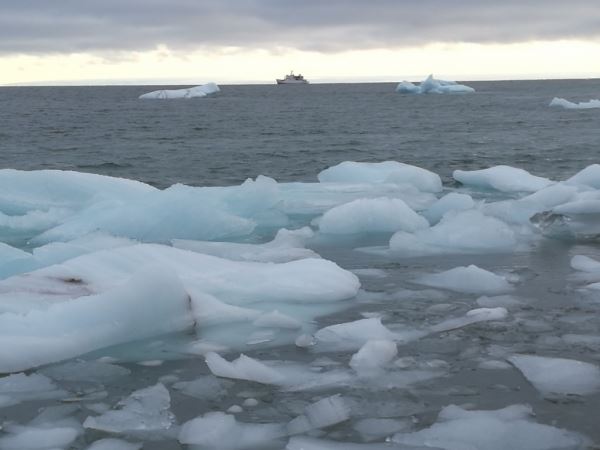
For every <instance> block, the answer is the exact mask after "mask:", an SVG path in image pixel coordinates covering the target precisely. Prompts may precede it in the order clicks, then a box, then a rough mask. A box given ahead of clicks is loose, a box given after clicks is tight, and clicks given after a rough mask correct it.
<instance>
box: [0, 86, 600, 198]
mask: <svg viewBox="0 0 600 450" xmlns="http://www.w3.org/2000/svg"><path fill="white" fill-rule="evenodd" d="M469 85H472V86H473V87H474V88H475V89H476V90H477V92H476V93H475V95H451V96H446V95H428V96H411V95H398V94H396V93H395V92H394V88H395V85H394V84H392V83H373V84H316V85H301V86H277V85H253V86H221V88H222V91H221V92H220V93H219V94H218V95H217V96H214V97H209V98H202V99H194V100H192V101H182V102H179V101H175V102H154V101H140V100H138V99H137V97H138V96H139V95H141V94H143V93H145V92H149V91H151V90H154V89H157V88H158V87H152V86H107V87H6V88H0V105H1V108H0V151H1V152H2V167H11V168H16V169H69V170H77V171H82V172H93V173H100V174H105V175H112V176H119V177H126V178H133V179H136V180H140V181H145V182H148V183H151V184H153V185H156V186H159V187H166V186H169V185H171V184H174V183H184V184H191V185H202V186H206V185H210V186H219V185H230V184H238V183H240V182H241V181H243V180H244V179H246V178H248V177H253V178H254V177H255V176H256V175H258V174H263V175H267V176H270V177H273V178H275V179H276V180H278V181H315V180H316V174H317V173H318V172H319V171H321V170H323V169H325V168H326V167H328V166H331V165H335V164H337V163H339V162H341V161H347V160H350V161H383V160H387V159H393V160H397V161H402V162H405V163H409V164H414V165H418V166H421V167H424V168H426V169H429V170H432V171H434V172H436V173H438V174H439V175H440V176H442V178H443V179H444V180H446V181H447V180H449V177H450V176H451V174H452V171H453V170H454V169H464V170H472V169H480V168H484V167H488V166H490V165H498V164H508V165H512V166H516V167H521V168H523V169H526V170H528V171H530V172H532V173H534V174H536V175H540V176H548V177H551V178H554V177H558V178H561V177H564V176H566V175H569V174H571V173H574V172H576V171H578V170H579V169H581V168H583V167H585V166H587V165H589V164H591V163H592V162H597V161H598V157H599V156H600V147H599V142H600V118H599V115H598V111H597V110H593V109H592V110H587V111H569V110H563V109H562V108H549V107H548V104H549V103H550V100H552V98H553V97H555V96H557V97H564V98H566V99H568V100H571V101H587V100H589V99H590V98H599V97H600V80H578V81H574V80H559V81H502V82H472V83H469ZM161 88H162V87H161Z"/></svg>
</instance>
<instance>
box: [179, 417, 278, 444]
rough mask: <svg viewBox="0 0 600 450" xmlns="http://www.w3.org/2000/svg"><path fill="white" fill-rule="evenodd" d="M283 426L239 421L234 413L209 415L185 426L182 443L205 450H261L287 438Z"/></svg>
mask: <svg viewBox="0 0 600 450" xmlns="http://www.w3.org/2000/svg"><path fill="white" fill-rule="evenodd" d="M285 435H286V432H285V429H284V427H283V425H281V424H276V423H273V424H250V423H243V422H238V421H237V420H236V418H235V417H234V416H232V415H230V414H225V413H222V412H209V413H207V414H204V415H203V416H200V417H197V418H195V419H192V420H190V421H188V422H186V423H184V424H183V425H182V426H181V430H180V432H179V438H178V439H179V442H181V443H182V444H188V445H196V446H199V448H202V449H214V448H219V449H227V450H234V449H240V448H248V447H249V448H261V446H264V445H265V444H266V443H267V442H270V441H273V440H277V439H280V438H283V437H285Z"/></svg>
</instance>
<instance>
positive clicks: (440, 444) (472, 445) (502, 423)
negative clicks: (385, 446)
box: [392, 405, 586, 450]
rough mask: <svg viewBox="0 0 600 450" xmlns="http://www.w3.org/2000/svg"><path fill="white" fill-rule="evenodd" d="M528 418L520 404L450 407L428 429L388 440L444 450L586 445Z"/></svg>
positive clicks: (530, 413)
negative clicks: (471, 408)
mask: <svg viewBox="0 0 600 450" xmlns="http://www.w3.org/2000/svg"><path fill="white" fill-rule="evenodd" d="M532 416H533V411H532V410H531V408H530V407H528V406H524V405H512V406H507V407H506V408H503V409H498V410H495V411H467V410H464V409H462V408H460V407H458V406H455V405H451V406H447V407H446V408H444V409H442V411H441V412H440V414H439V415H438V421H437V422H436V423H435V424H433V425H432V426H430V427H429V428H425V429H423V430H421V431H416V432H413V433H397V434H395V435H394V437H393V439H392V441H393V442H396V443H399V444H404V445H421V446H425V447H427V448H437V449H447V450H459V449H460V450H463V449H465V450H466V449H477V450H505V449H508V448H514V449H517V448H518V449H520V450H551V449H556V450H558V449H561V450H562V449H567V448H569V449H576V448H583V447H584V445H585V444H586V440H585V438H583V437H582V436H580V435H578V434H577V433H572V432H568V431H565V430H562V429H559V428H555V427H552V426H549V425H542V424H538V423H535V422H534V421H533V420H532V419H531V417H532Z"/></svg>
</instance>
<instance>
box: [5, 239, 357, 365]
mask: <svg viewBox="0 0 600 450" xmlns="http://www.w3.org/2000/svg"><path fill="white" fill-rule="evenodd" d="M140 268H141V269H142V270H141V271H140ZM359 286H360V284H359V281H358V279H357V277H356V276H355V275H354V274H352V273H350V272H346V271H344V270H342V269H340V268H339V267H338V266H337V265H335V264H333V263H331V262H329V261H325V260H321V259H303V260H299V261H292V262H289V263H284V264H261V263H244V262H235V261H228V260H224V259H220V258H216V257H213V256H208V255H201V254H197V253H193V252H188V251H184V250H180V249H175V248H172V247H168V246H163V245H154V244H140V245H133V246H127V247H120V248H117V249H112V250H110V251H101V252H95V253H91V254H88V255H83V256H80V257H78V258H74V259H71V260H69V261H66V262H64V263H62V264H59V265H54V266H50V267H48V268H44V269H40V270H38V271H35V272H32V273H30V274H27V275H26V276H17V277H12V278H10V279H7V280H4V281H3V282H0V300H1V301H3V302H4V301H6V302H7V303H6V304H7V305H10V304H11V302H12V303H15V302H16V300H15V295H20V296H21V297H25V298H27V299H28V301H30V302H31V304H30V305H29V307H30V310H29V311H28V312H27V313H26V314H19V315H17V314H14V313H11V312H5V313H4V314H0V343H2V344H3V345H2V346H0V356H1V357H0V372H2V371H4V372H13V371H18V370H23V369H26V368H30V367H33V366H37V365H41V364H47V363H50V362H56V361H59V360H62V359H66V358H69V357H74V356H78V355H81V354H84V353H87V352H89V351H92V350H96V349H100V348H103V347H107V346H110V345H115V344H119V343H124V342H129V341H133V340H139V339H143V338H147V337H150V336H156V335H160V334H167V333H173V332H177V331H182V330H185V329H190V328H192V327H193V325H194V324H195V323H211V322H212V323H219V321H221V322H235V321H239V320H240V319H239V314H238V313H239V312H240V311H239V310H238V309H236V308H238V304H242V305H243V304H245V303H248V302H256V301H262V302H274V303H276V304H280V305H281V306H280V307H278V308H279V309H280V310H281V311H282V312H284V313H287V311H284V309H285V308H286V305H294V304H303V303H305V302H308V303H313V304H317V305H318V304H321V303H327V302H335V301H339V300H343V299H346V298H351V297H353V296H354V295H356V293H357V292H358V288H359ZM96 292H99V293H96ZM215 296H218V298H217V297H215ZM72 299H76V301H75V300H72ZM219 302H220V303H219ZM19 303H21V304H22V303H23V298H21V299H19ZM219 304H220V305H221V306H223V305H224V306H223V307H222V308H221V309H218V310H216V311H213V316H212V317H211V318H210V320H208V319H207V317H206V315H205V313H204V312H203V311H205V310H206V308H207V307H214V306H215V305H219ZM2 307H6V306H5V305H4V304H2V306H0V308H2ZM21 307H22V306H21ZM232 309H233V310H234V313H233V317H231V316H232ZM247 309H248V308H245V309H242V310H241V312H242V313H243V314H246V312H247V311H246V310H247ZM244 311H246V312H244ZM0 312H3V311H2V310H1V309H0ZM250 312H251V314H246V315H245V316H244V318H245V319H248V320H250V319H251V320H255V319H256V318H257V317H258V316H259V315H260V314H261V311H260V310H250ZM315 312H316V311H315ZM214 314H221V316H220V317H214ZM74 317H75V318H77V320H73V318H74ZM115 318H118V319H119V320H117V321H115V320H114V319H115ZM246 338H247V335H246V334H245V333H242V334H239V335H238V338H237V339H234V340H233V342H234V343H235V342H237V343H238V345H240V344H241V343H242V342H245V340H246ZM3 349H4V350H3ZM17 349H18V351H17Z"/></svg>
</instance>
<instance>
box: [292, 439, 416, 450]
mask: <svg viewBox="0 0 600 450" xmlns="http://www.w3.org/2000/svg"><path fill="white" fill-rule="evenodd" d="M285 450H423V448H422V447H421V448H420V449H419V448H416V447H407V446H404V445H403V446H397V445H394V444H393V443H387V442H386V443H385V444H355V443H352V442H336V441H330V440H327V439H317V438H312V437H306V436H296V437H293V438H291V439H290V440H289V442H288V444H287V446H286V447H285Z"/></svg>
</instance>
